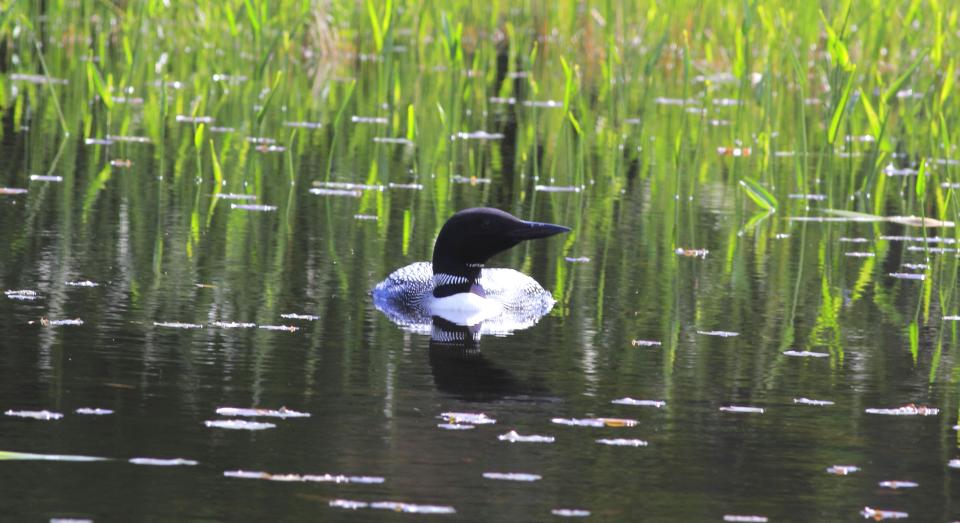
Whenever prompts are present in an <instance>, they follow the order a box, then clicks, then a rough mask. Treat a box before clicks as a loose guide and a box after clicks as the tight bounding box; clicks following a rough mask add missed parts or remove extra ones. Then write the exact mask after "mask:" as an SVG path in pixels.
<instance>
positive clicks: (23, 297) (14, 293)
mask: <svg viewBox="0 0 960 523" xmlns="http://www.w3.org/2000/svg"><path fill="white" fill-rule="evenodd" d="M3 294H4V295H6V297H7V298H10V299H11V300H20V301H34V300H36V299H38V298H40V295H39V294H37V291H33V290H30V289H16V290H8V291H3Z"/></svg>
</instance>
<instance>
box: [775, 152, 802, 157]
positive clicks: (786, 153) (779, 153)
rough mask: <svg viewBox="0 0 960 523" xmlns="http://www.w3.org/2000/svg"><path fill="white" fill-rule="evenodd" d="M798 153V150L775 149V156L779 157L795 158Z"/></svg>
mask: <svg viewBox="0 0 960 523" xmlns="http://www.w3.org/2000/svg"><path fill="white" fill-rule="evenodd" d="M796 155H797V151H774V152H773V156H775V157H777V158H793V157H794V156H796Z"/></svg>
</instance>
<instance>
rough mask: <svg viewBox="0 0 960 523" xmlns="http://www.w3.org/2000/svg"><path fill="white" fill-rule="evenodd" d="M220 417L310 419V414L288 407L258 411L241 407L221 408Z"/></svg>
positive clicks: (218, 411)
mask: <svg viewBox="0 0 960 523" xmlns="http://www.w3.org/2000/svg"><path fill="white" fill-rule="evenodd" d="M217 414H219V415H220V416H243V417H267V418H309V417H310V413H309V412H297V411H295V410H291V409H288V408H286V407H280V408H279V409H256V408H249V409H248V408H239V407H220V408H218V409H217Z"/></svg>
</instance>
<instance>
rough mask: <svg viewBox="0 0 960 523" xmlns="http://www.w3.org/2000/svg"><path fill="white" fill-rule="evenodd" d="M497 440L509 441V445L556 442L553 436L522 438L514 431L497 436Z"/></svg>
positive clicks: (535, 435) (534, 435) (533, 435)
mask: <svg viewBox="0 0 960 523" xmlns="http://www.w3.org/2000/svg"><path fill="white" fill-rule="evenodd" d="M497 439H498V440H500V441H509V442H510V443H553V442H554V441H555V440H556V438H554V437H553V436H540V435H537V434H530V435H529V436H523V435H521V434H518V433H517V431H515V430H511V431H510V432H508V433H506V434H501V435H499V436H497Z"/></svg>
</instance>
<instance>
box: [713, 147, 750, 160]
mask: <svg viewBox="0 0 960 523" xmlns="http://www.w3.org/2000/svg"><path fill="white" fill-rule="evenodd" d="M717 154H719V155H720V156H733V157H734V158H739V157H742V156H750V148H749V147H717Z"/></svg>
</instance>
